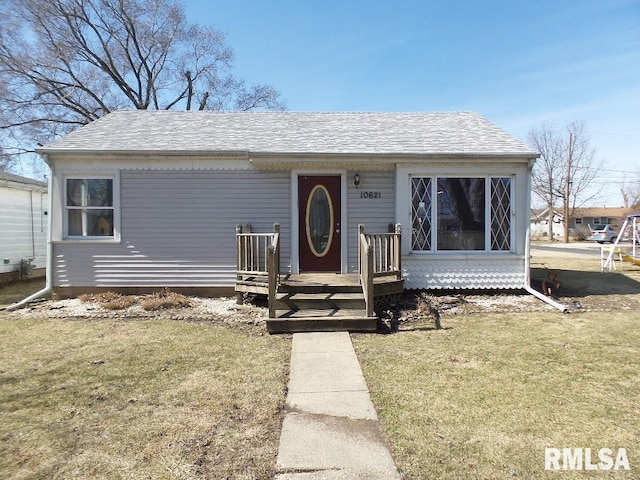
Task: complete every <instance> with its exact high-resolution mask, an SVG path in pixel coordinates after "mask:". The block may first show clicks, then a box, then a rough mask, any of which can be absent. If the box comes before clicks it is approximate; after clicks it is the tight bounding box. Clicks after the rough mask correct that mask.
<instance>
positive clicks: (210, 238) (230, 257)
mask: <svg viewBox="0 0 640 480" xmlns="http://www.w3.org/2000/svg"><path fill="white" fill-rule="evenodd" d="M289 189H290V181H289V172H259V171H246V170H245V171H241V170H225V171H221V170H215V171H208V170H123V171H121V174H120V192H121V205H122V212H121V242H120V243H119V244H102V245H101V244H96V243H92V244H91V245H86V246H85V245H83V244H80V243H74V244H69V245H67V244H65V243H64V242H62V243H57V244H56V247H55V254H56V255H55V257H56V265H55V268H54V270H55V274H56V275H55V284H56V286H62V287H64V286H101V287H105V286H106V287H108V286H114V287H116V286H169V287H171V286H207V287H209V286H211V287H220V286H224V287H229V286H233V284H234V280H235V271H236V241H235V229H236V224H242V225H251V227H252V230H253V231H254V232H271V231H273V223H275V222H278V223H280V226H281V232H282V234H281V239H282V244H281V248H282V250H281V258H282V259H283V265H282V269H283V271H288V269H289V265H288V263H286V264H284V263H285V262H287V261H288V259H289V255H290V253H289V252H290V241H289V238H290V228H289V219H290V217H291V214H290V208H289V198H290V192H289Z"/></svg>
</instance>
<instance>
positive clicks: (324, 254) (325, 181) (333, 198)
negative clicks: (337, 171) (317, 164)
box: [298, 175, 341, 272]
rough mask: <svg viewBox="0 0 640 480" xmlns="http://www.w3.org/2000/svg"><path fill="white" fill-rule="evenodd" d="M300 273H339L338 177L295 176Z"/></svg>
mask: <svg viewBox="0 0 640 480" xmlns="http://www.w3.org/2000/svg"><path fill="white" fill-rule="evenodd" d="M298 212H299V217H298V225H299V237H298V238H299V242H300V246H299V252H300V272H340V259H341V255H340V245H341V240H340V214H341V213H340V212H341V198H340V175H300V176H298Z"/></svg>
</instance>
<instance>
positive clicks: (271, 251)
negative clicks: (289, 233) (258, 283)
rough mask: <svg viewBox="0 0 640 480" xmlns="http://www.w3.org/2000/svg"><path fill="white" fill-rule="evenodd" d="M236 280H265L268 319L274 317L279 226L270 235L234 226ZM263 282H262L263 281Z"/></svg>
mask: <svg viewBox="0 0 640 480" xmlns="http://www.w3.org/2000/svg"><path fill="white" fill-rule="evenodd" d="M236 243H237V248H236V251H237V278H238V280H246V279H247V278H248V277H261V278H263V279H264V278H265V277H266V280H267V282H268V286H269V318H275V315H276V293H277V291H278V283H280V224H278V223H274V224H273V232H272V233H253V232H251V226H247V227H245V228H244V231H243V227H242V225H237V226H236ZM263 281H264V280H263Z"/></svg>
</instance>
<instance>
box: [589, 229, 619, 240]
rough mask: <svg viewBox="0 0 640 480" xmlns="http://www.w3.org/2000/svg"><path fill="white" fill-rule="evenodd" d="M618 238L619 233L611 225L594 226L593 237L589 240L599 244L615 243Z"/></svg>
mask: <svg viewBox="0 0 640 480" xmlns="http://www.w3.org/2000/svg"><path fill="white" fill-rule="evenodd" d="M617 236H618V232H615V231H613V229H612V228H611V227H610V226H609V225H594V226H593V228H591V236H590V237H589V240H593V241H594V242H598V243H604V242H611V243H613V242H615V241H616V237H617Z"/></svg>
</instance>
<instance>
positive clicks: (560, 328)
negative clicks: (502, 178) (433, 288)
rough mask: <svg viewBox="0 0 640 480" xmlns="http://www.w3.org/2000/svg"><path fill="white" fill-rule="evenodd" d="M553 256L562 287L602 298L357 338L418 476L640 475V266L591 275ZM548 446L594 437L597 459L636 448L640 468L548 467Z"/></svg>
mask: <svg viewBox="0 0 640 480" xmlns="http://www.w3.org/2000/svg"><path fill="white" fill-rule="evenodd" d="M546 266H547V267H549V268H554V269H560V271H562V272H563V274H562V276H563V277H564V278H563V280H565V282H566V284H565V286H564V287H563V289H564V292H562V291H561V293H564V294H571V295H569V296H570V298H577V299H578V300H581V301H582V302H583V303H585V304H587V305H588V306H589V307H592V308H588V309H585V310H583V311H577V312H574V313H571V314H570V315H563V314H561V313H559V312H557V311H536V312H528V313H491V312H487V313H483V314H470V315H461V316H447V315H445V316H443V318H442V323H443V326H444V327H445V328H444V329H443V330H435V329H434V328H433V320H432V319H425V321H424V324H423V325H419V324H418V325H416V324H413V325H411V326H410V328H411V331H406V330H405V331H402V330H401V331H400V332H399V333H397V334H394V335H385V336H375V335H355V336H354V338H353V343H354V346H355V348H356V352H357V354H358V358H359V359H360V362H361V364H362V367H363V371H364V375H365V378H366V381H367V384H368V386H369V389H370V391H371V396H372V400H373V403H374V405H375V407H376V410H377V412H378V415H379V417H380V420H381V425H382V428H383V432H384V434H385V436H386V438H387V441H388V444H389V445H390V446H391V449H392V455H393V457H394V459H395V460H396V462H397V464H398V467H399V469H400V471H401V472H402V473H403V474H404V475H405V478H406V479H423V478H437V479H440V478H447V479H506V478H518V479H539V478H550V479H581V478H589V479H592V478H602V477H606V478H629V479H631V478H633V479H638V478H640V476H639V475H640V401H639V398H640V374H639V372H640V328H639V326H640V308H638V306H639V305H640V289H638V285H639V284H638V282H637V279H638V271H637V270H634V271H631V272H628V273H624V274H620V273H613V274H606V273H605V274H602V273H599V272H598V269H599V265H598V264H596V265H595V266H594V267H593V268H592V270H593V273H592V274H591V275H590V276H588V277H585V275H583V274H581V267H576V265H575V262H574V261H573V260H567V259H562V258H561V259H557V260H549V261H548V262H546ZM589 269H591V266H590V267H589ZM603 284H604V287H602V285H603ZM602 290H605V292H604V293H603V292H602ZM605 293H606V294H605ZM575 295H577V296H575ZM603 305H604V307H603ZM620 305H622V307H620V308H618V307H619V306H620ZM401 328H402V327H401ZM545 447H555V448H574V447H585V448H587V447H589V448H591V449H593V450H594V457H595V456H596V454H597V451H598V450H599V449H600V448H604V447H608V448H612V449H618V448H626V450H627V455H628V457H629V462H630V466H631V470H630V471H617V472H608V473H609V474H606V473H605V472H575V471H571V472H563V471H548V472H547V471H545V470H544V452H545ZM595 461H596V462H597V458H596V459H595Z"/></svg>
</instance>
